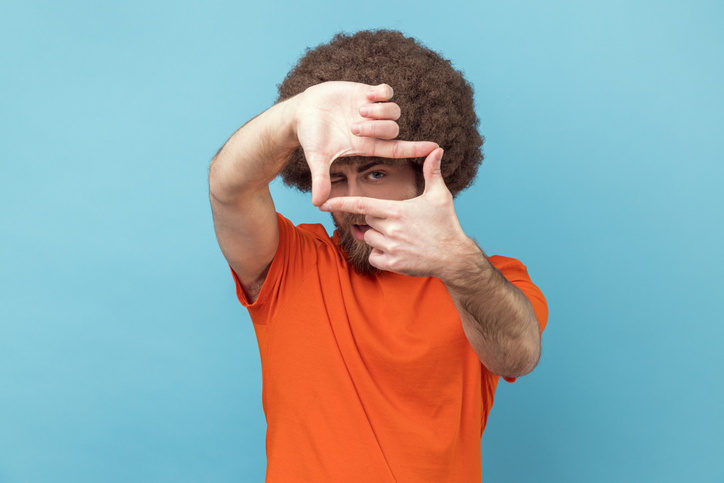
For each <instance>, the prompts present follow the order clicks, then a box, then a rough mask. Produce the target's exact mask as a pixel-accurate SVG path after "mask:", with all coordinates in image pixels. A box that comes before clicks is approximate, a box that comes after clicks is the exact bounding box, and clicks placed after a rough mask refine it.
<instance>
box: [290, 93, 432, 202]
mask: <svg viewBox="0 0 724 483" xmlns="http://www.w3.org/2000/svg"><path fill="white" fill-rule="evenodd" d="M392 95H393V92H392V88H391V87H390V86H388V85H387V84H380V85H378V86H369V85H366V84H357V83H353V82H325V83H323V84H317V85H315V86H312V87H310V88H308V89H307V90H306V91H304V92H303V93H302V94H300V95H299V96H297V97H296V98H294V102H295V103H296V121H295V123H294V125H295V130H296V135H297V138H298V140H299V144H300V145H301V146H302V149H303V150H304V156H305V157H306V160H307V163H308V164H309V170H310V172H311V174H312V203H313V204H314V205H315V206H320V205H321V204H322V203H324V202H325V201H327V198H329V193H330V190H331V184H330V178H329V167H330V165H331V164H332V163H333V162H334V160H335V159H337V158H339V157H343V156H378V157H383V158H417V157H423V156H427V155H428V154H430V153H431V152H432V151H433V150H435V149H436V148H437V147H438V146H437V144H435V143H433V142H429V141H421V142H412V141H399V140H397V141H393V139H394V138H395V137H397V134H398V133H399V130H400V129H399V126H398V125H397V123H396V122H395V121H396V120H397V119H399V117H400V107H399V106H398V105H397V104H395V103H394V102H387V101H389V100H390V99H391V98H392Z"/></svg>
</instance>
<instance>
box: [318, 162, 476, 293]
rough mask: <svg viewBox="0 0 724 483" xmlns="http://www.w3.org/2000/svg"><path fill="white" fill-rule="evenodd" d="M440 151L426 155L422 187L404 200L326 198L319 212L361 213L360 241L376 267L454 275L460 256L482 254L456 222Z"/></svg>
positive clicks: (407, 272) (443, 276) (442, 276)
mask: <svg viewBox="0 0 724 483" xmlns="http://www.w3.org/2000/svg"><path fill="white" fill-rule="evenodd" d="M442 155H443V150H442V149H436V150H435V151H433V152H432V153H430V154H429V155H428V156H427V158H426V159H425V164H424V165H423V176H424V178H425V191H424V192H423V194H422V195H420V196H418V197H417V198H412V199H409V200H404V201H391V200H380V199H375V198H364V197H356V196H350V197H340V198H331V199H329V200H327V202H325V203H324V204H323V205H322V206H320V209H321V210H322V211H344V212H348V213H357V214H362V215H365V220H366V223H367V224H368V225H369V226H370V229H369V230H367V231H366V232H365V234H364V240H365V242H366V243H367V244H368V245H370V246H371V247H372V248H373V250H372V253H371V254H370V258H369V262H370V264H371V265H372V266H374V267H376V268H378V269H380V270H388V271H392V272H396V273H401V274H404V275H411V276H416V277H428V276H432V277H438V278H440V279H442V280H443V282H444V281H445V279H446V278H448V277H454V273H455V271H456V268H457V269H459V267H458V265H459V264H460V262H461V259H462V258H465V257H468V256H470V255H471V254H472V255H477V256H482V253H481V252H480V250H479V249H478V248H477V245H475V243H474V242H473V241H472V240H471V239H469V238H468V237H467V236H466V235H465V233H464V232H463V230H462V228H461V227H460V223H459V222H458V218H457V214H456V213H455V206H454V205H453V197H452V194H451V193H450V191H449V190H448V189H447V186H446V185H445V181H444V180H443V177H442V173H441V171H440V163H441V160H442Z"/></svg>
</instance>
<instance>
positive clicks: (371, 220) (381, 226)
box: [365, 213, 390, 233]
mask: <svg viewBox="0 0 724 483" xmlns="http://www.w3.org/2000/svg"><path fill="white" fill-rule="evenodd" d="M389 215H390V213H388V216H389ZM386 221H387V218H378V217H376V216H372V215H366V216H365V223H367V224H368V225H369V226H371V227H372V228H374V229H375V230H377V231H378V232H380V233H387V231H386V223H385V222H386Z"/></svg>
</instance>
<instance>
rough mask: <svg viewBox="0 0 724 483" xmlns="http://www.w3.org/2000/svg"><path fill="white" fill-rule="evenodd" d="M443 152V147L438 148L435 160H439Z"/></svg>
mask: <svg viewBox="0 0 724 483" xmlns="http://www.w3.org/2000/svg"><path fill="white" fill-rule="evenodd" d="M444 152H445V150H444V149H442V148H441V149H440V151H438V152H437V160H438V161H440V160H441V159H442V155H443V153H444Z"/></svg>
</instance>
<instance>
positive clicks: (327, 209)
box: [319, 203, 329, 211]
mask: <svg viewBox="0 0 724 483" xmlns="http://www.w3.org/2000/svg"><path fill="white" fill-rule="evenodd" d="M319 209H320V210H322V211H329V203H322V206H320V207H319Z"/></svg>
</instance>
